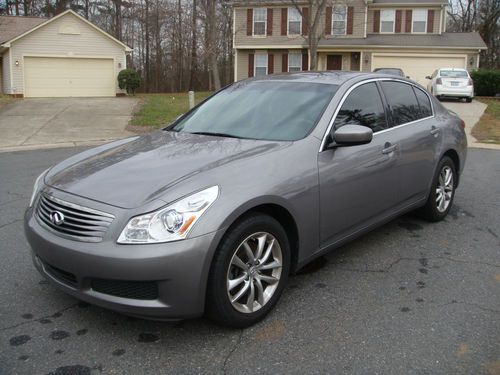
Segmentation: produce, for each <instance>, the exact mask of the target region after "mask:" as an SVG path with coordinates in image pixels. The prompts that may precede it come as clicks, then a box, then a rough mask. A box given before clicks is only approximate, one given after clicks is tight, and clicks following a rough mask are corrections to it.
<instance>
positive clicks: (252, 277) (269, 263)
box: [206, 214, 290, 328]
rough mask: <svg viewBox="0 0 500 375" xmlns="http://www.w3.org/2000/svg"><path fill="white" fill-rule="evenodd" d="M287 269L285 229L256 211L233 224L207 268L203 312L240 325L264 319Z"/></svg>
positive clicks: (285, 278)
mask: <svg viewBox="0 0 500 375" xmlns="http://www.w3.org/2000/svg"><path fill="white" fill-rule="evenodd" d="M289 271H290V245H289V241H288V238H287V235H286V232H285V230H284V229H283V227H282V226H281V225H280V223H279V222H278V221H276V220H275V219H273V218H272V217H270V216H267V215H263V214H255V215H252V216H249V217H247V218H246V219H244V220H242V221H240V222H239V223H237V224H236V225H235V226H234V227H233V228H231V229H230V230H229V232H228V234H227V235H226V236H225V237H224V239H223V240H222V242H221V244H220V245H219V247H218V249H217V252H216V254H215V256H214V260H213V263H212V267H211V270H210V275H209V280H208V289H207V304H206V312H207V314H208V316H209V317H210V318H211V319H212V320H214V321H215V322H217V323H219V324H221V325H225V326H230V327H235V328H243V327H248V326H250V325H252V324H255V323H257V322H258V321H260V320H261V319H263V318H264V317H265V316H266V315H267V314H268V313H269V312H270V311H271V309H272V308H273V307H274V305H275V304H276V302H277V301H278V299H279V297H280V295H281V293H282V291H283V288H284V287H285V285H286V282H287V279H288V274H289Z"/></svg>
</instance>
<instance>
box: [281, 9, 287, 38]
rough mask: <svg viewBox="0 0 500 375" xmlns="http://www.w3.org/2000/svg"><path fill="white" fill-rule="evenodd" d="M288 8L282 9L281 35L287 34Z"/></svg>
mask: <svg viewBox="0 0 500 375" xmlns="http://www.w3.org/2000/svg"><path fill="white" fill-rule="evenodd" d="M287 24H288V8H281V35H286V34H287V26H288V25H287Z"/></svg>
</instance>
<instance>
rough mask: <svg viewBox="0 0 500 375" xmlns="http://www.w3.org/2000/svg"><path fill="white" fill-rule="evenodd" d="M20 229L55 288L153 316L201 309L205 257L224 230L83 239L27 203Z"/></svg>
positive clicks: (198, 313)
mask: <svg viewBox="0 0 500 375" xmlns="http://www.w3.org/2000/svg"><path fill="white" fill-rule="evenodd" d="M25 232H26V237H27V239H28V242H29V244H30V246H31V248H32V250H33V261H34V264H35V266H36V268H37V269H38V271H39V272H40V273H41V274H42V275H43V276H45V277H46V278H47V279H48V280H49V281H50V282H51V283H52V284H53V285H54V286H56V287H57V288H59V289H61V290H63V291H64V292H66V293H68V294H70V295H72V296H74V297H76V298H78V299H80V300H83V301H86V302H89V303H91V304H95V305H98V306H101V307H104V308H108V309H111V310H115V311H118V312H121V313H124V314H127V315H133V316H138V317H142V318H150V319H158V320H176V319H184V318H192V317H197V316H201V315H202V314H203V311H204V305H205V291H206V281H207V277H208V272H209V269H210V263H211V259H212V255H213V253H214V252H215V249H216V247H217V244H218V243H219V240H220V238H221V237H222V234H223V230H219V231H216V232H213V233H209V234H206V235H203V236H199V237H195V238H191V239H186V240H182V241H177V242H169V243H163V244H147V245H119V244H117V243H116V242H115V241H112V240H109V239H108V240H105V241H103V242H100V243H85V242H78V241H74V240H70V239H65V238H62V237H59V236H57V235H56V234H54V233H52V232H50V231H48V230H47V229H46V228H45V227H43V226H41V225H40V223H39V222H38V221H37V220H36V219H35V218H34V216H33V214H32V209H29V210H27V211H26V214H25ZM103 283H104V284H103ZM106 283H107V284H106ZM96 285H98V286H99V287H96ZM103 285H104V287H103ZM106 285H107V286H106ZM120 288H127V289H124V290H120ZM96 289H97V290H96ZM154 291H156V295H155V294H154ZM143 292H144V293H143ZM141 293H143V294H141ZM153 295H154V296H153ZM131 296H132V297H133V298H130V297H131ZM152 296H153V297H152ZM137 297H138V298H137Z"/></svg>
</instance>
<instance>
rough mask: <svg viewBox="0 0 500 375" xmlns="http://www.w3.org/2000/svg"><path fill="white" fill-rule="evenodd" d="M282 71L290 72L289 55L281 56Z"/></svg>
mask: <svg viewBox="0 0 500 375" xmlns="http://www.w3.org/2000/svg"><path fill="white" fill-rule="evenodd" d="M281 71H282V72H283V73H286V72H288V53H284V54H283V55H281Z"/></svg>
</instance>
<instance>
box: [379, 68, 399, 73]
mask: <svg viewBox="0 0 500 375" xmlns="http://www.w3.org/2000/svg"><path fill="white" fill-rule="evenodd" d="M385 69H390V70H401V71H403V69H401V68H376V69H374V70H373V71H374V72H376V71H378V70H385Z"/></svg>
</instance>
